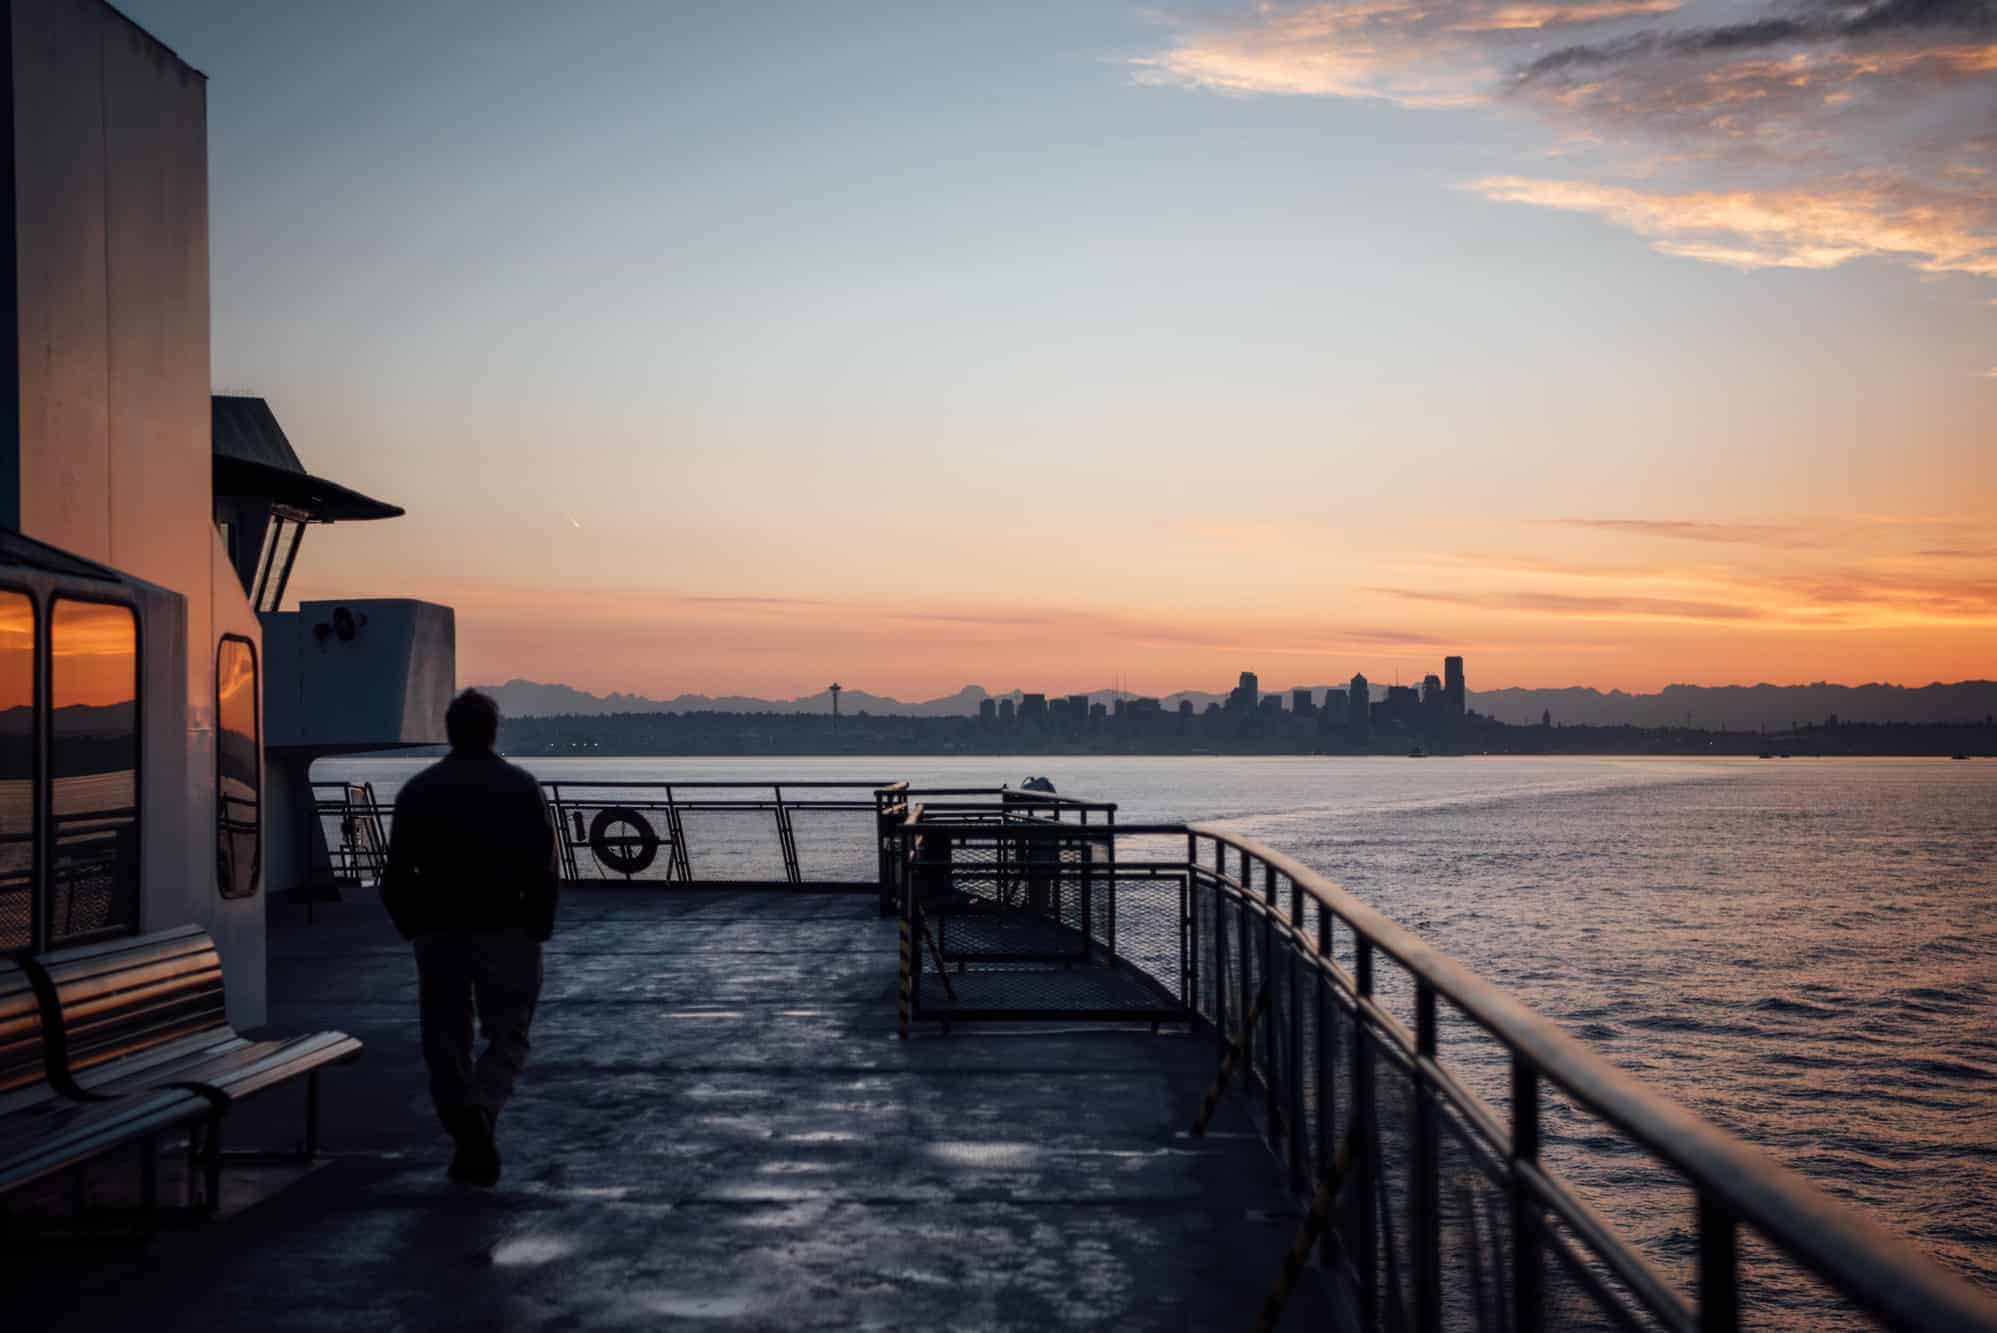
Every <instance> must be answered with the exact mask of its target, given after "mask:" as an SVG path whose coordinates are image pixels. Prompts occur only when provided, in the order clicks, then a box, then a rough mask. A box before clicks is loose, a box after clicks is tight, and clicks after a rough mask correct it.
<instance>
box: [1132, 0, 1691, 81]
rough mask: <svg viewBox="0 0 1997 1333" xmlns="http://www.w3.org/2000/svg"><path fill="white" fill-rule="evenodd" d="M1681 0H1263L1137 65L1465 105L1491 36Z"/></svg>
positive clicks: (1489, 59) (1491, 77) (1140, 71)
mask: <svg viewBox="0 0 1997 1333" xmlns="http://www.w3.org/2000/svg"><path fill="white" fill-rule="evenodd" d="M1676 8H1678V0H1550V2H1549V3H1539V4H1532V3H1523V4H1520V3H1514V4H1493V3H1489V2H1488V0H1459V3H1456V4H1450V5H1436V4H1429V3H1418V2H1416V0H1353V2H1351V3H1346V2H1344V0H1330V2H1328V3H1320V4H1308V5H1278V4H1272V3H1263V4H1259V5H1257V6H1256V7H1255V10H1254V12H1253V14H1252V15H1251V16H1248V17H1246V18H1243V19H1241V20H1238V21H1235V22H1232V23H1215V24H1205V25H1200V26H1196V27H1192V28H1189V29H1188V30H1186V31H1184V32H1182V33H1181V35H1180V37H1179V39H1178V40H1177V41H1176V42H1174V43H1173V44H1172V45H1171V46H1169V47H1168V48H1167V49H1165V50H1164V51H1162V52H1159V53H1158V54H1156V55H1152V56H1143V57H1139V58H1137V59H1135V60H1133V61H1131V62H1130V63H1131V64H1132V66H1133V67H1134V68H1135V69H1136V70H1137V79H1138V81H1139V82H1140V83H1151V84H1168V85H1174V86H1179V87H1189V88H1206V89H1211V90H1215V91H1219V92H1227V93H1282V94H1292V95H1304V96H1319V97H1364V98H1381V99H1384V100H1387V101H1390V102H1397V103H1399V104H1400V105H1402V106H1415V107H1461V106H1473V105H1476V104H1477V103H1480V102H1483V101H1486V100H1488V99H1489V97H1490V95H1491V93H1492V90H1493V88H1494V87H1495V85H1496V80H1497V74H1498V70H1499V63H1498V61H1497V59H1496V53H1495V51H1494V50H1493V49H1492V43H1491V41H1490V40H1489V39H1490V37H1491V36H1492V35H1504V34H1529V33H1536V32H1540V31H1543V30H1546V29H1552V28H1565V27H1576V26H1581V25H1586V24H1595V23H1602V22H1605V21H1608V20H1612V19H1621V18H1628V17H1631V16H1634V15H1655V14H1666V13H1670V12H1671V11H1673V10H1675V9H1676Z"/></svg>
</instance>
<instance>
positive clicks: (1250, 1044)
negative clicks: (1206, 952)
mask: <svg viewBox="0 0 1997 1333" xmlns="http://www.w3.org/2000/svg"><path fill="white" fill-rule="evenodd" d="M1254 877H1255V875H1254V871H1253V870H1251V869H1250V868H1249V862H1248V853H1247V852H1245V851H1244V852H1242V853H1241V901H1240V904H1239V907H1240V910H1239V911H1238V912H1236V913H1235V938H1236V939H1238V940H1239V941H1240V943H1241V1008H1240V1010H1239V1011H1238V1012H1239V1013H1240V1015H1241V1087H1242V1091H1244V1092H1245V1091H1247V1090H1248V1081H1249V1080H1250V1079H1251V1078H1253V1077H1254V1076H1255V1033H1254V1032H1253V1031H1252V1030H1251V1029H1250V1028H1249V1026H1248V1016H1249V1015H1250V1014H1252V1013H1254V1012H1255V978H1254V976H1253V973H1254V971H1255V969H1254V968H1253V967H1252V966H1250V963H1251V962H1252V960H1253V959H1254V956H1255V946H1254V945H1252V944H1250V943H1249V942H1248V939H1249V935H1250V932H1251V930H1252V928H1253V923H1254V920H1255V913H1254V912H1252V911H1250V910H1249V907H1248V899H1249V896H1250V895H1251V894H1253V893H1254V892H1255V886H1254V884H1253V882H1252V881H1253V880H1254Z"/></svg>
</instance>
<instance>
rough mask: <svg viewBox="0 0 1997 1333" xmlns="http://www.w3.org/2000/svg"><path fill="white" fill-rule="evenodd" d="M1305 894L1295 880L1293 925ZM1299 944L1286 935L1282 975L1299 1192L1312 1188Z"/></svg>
mask: <svg viewBox="0 0 1997 1333" xmlns="http://www.w3.org/2000/svg"><path fill="white" fill-rule="evenodd" d="M1303 898H1304V891H1303V888H1302V886H1301V885H1299V884H1298V883H1297V882H1296V881H1295V880H1294V879H1293V880H1291V881H1290V925H1291V926H1292V927H1301V926H1302V924H1303ZM1298 944H1299V941H1298V939H1297V935H1296V931H1295V930H1294V929H1292V930H1288V931H1285V932H1284V933H1283V971H1284V974H1285V980H1286V983H1287V985H1288V988H1289V992H1290V1002H1289V1008H1288V1010H1287V1012H1288V1014H1289V1018H1290V1054H1289V1064H1290V1075H1289V1082H1290V1183H1291V1186H1292V1187H1293V1188H1294V1189H1296V1190H1297V1191H1298V1192H1300V1193H1301V1192H1302V1191H1304V1190H1308V1189H1311V1188H1312V1185H1311V1181H1310V1173H1309V1172H1308V1171H1307V1170H1305V1163H1306V1157H1305V1152H1304V1143H1305V1134H1306V1133H1307V1132H1308V1128H1307V1126H1306V1125H1305V1124H1304V1012H1303V997H1302V996H1300V995H1299V994H1298V993H1297V968H1298V959H1297V953H1298Z"/></svg>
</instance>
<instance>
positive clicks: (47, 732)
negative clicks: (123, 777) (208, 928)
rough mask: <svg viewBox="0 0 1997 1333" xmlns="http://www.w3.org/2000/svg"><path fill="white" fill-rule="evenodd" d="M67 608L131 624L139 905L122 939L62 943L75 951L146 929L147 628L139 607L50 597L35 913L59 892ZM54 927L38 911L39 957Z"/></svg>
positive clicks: (65, 593) (100, 935) (59, 594)
mask: <svg viewBox="0 0 1997 1333" xmlns="http://www.w3.org/2000/svg"><path fill="white" fill-rule="evenodd" d="M64 602H75V603H76V604H78V605H79V606H111V607H116V608H118V609H119V610H121V611H123V612H125V613H126V614H127V615H129V616H130V617H131V618H132V860H133V863H134V866H135V868H136V872H137V876H138V891H137V894H136V895H135V896H136V899H137V901H136V902H135V903H134V904H133V908H134V910H133V913H132V923H131V926H130V928H129V929H125V930H121V931H119V932H118V934H116V935H114V934H112V933H111V930H110V928H109V927H106V928H105V929H103V930H100V931H94V932H91V933H90V934H87V935H83V936H79V937H77V938H75V939H64V940H63V941H62V947H63V948H65V949H68V948H74V947H76V946H78V945H83V944H91V943H94V942H96V941H98V940H105V939H117V938H120V937H121V936H126V935H137V934H139V933H141V932H142V931H143V930H144V929H145V920H146V818H145V807H146V801H145V794H146V788H145V777H146V626H145V617H144V615H143V614H141V610H140V607H139V604H138V602H137V601H136V600H135V599H128V598H123V597H116V596H91V595H85V594H78V593H75V592H71V591H70V590H69V589H67V588H63V587H57V588H55V589H53V590H51V592H50V593H49V598H48V612H47V614H46V615H44V616H43V617H42V618H41V624H42V649H41V659H42V670H43V678H42V682H41V683H42V692H41V698H40V701H39V707H38V712H39V713H40V727H39V730H40V733H41V754H40V756H39V764H38V776H39V777H40V779H41V784H40V785H41V791H40V799H39V802H38V803H39V805H40V807H41V814H42V819H41V823H40V826H39V827H38V829H37V830H36V832H37V834H38V836H39V848H40V851H41V853H42V855H41V857H40V858H39V864H38V866H37V869H38V871H39V874H38V876H37V882H36V886H35V890H36V892H35V896H36V899H37V904H36V905H37V908H38V909H40V908H41V907H43V906H44V905H45V900H47V899H48V898H49V895H50V894H52V893H53V892H54V890H55V847H56V840H55V776H54V771H53V769H54V763H55V621H56V614H57V612H58V611H59V610H60V608H61V606H62V604H63V603H64ZM49 926H50V923H49V922H48V921H47V920H46V919H42V917H41V915H40V914H39V911H38V918H37V921H36V923H35V929H36V934H35V948H36V950H37V951H41V950H46V949H50V948H52V947H54V945H55V940H54V939H53V938H52V937H51V935H50V933H49Z"/></svg>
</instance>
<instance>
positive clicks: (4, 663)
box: [0, 591, 35, 951]
mask: <svg viewBox="0 0 1997 1333" xmlns="http://www.w3.org/2000/svg"><path fill="white" fill-rule="evenodd" d="M34 780H35V607H34V603H33V602H31V601H30V600H29V599H28V597H27V595H26V594H25V593H18V592H6V591H0V951H4V950H11V949H26V948H28V947H29V946H30V945H32V944H33V942H34V939H33V935H32V930H33V917H34V906H33V902H32V895H33V893H34V871H35V828H34V822H35V793H34Z"/></svg>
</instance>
